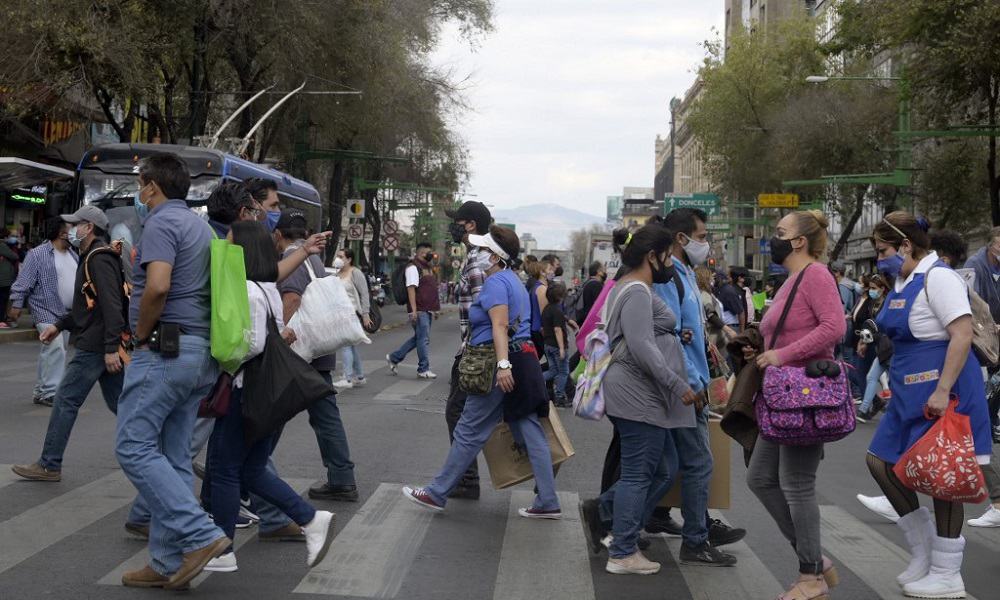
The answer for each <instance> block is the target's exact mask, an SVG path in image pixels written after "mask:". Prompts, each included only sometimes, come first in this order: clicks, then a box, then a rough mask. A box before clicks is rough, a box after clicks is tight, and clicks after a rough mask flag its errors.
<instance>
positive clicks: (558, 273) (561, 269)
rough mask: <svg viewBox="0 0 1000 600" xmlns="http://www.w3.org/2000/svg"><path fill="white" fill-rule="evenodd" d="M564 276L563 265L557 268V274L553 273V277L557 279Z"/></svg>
mask: <svg viewBox="0 0 1000 600" xmlns="http://www.w3.org/2000/svg"><path fill="white" fill-rule="evenodd" d="M562 274H563V268H562V265H559V266H558V267H556V271H555V273H553V275H554V276H556V277H562Z"/></svg>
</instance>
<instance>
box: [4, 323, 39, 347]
mask: <svg viewBox="0 0 1000 600" xmlns="http://www.w3.org/2000/svg"><path fill="white" fill-rule="evenodd" d="M30 341H36V342H37V341H38V332H37V331H35V328H34V327H32V328H31V329H18V330H15V331H10V330H7V331H4V332H3V333H0V344H13V343H15V342H30Z"/></svg>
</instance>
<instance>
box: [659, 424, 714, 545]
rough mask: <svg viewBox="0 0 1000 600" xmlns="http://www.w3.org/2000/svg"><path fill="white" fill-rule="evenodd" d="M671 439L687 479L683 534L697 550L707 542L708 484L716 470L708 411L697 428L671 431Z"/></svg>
mask: <svg viewBox="0 0 1000 600" xmlns="http://www.w3.org/2000/svg"><path fill="white" fill-rule="evenodd" d="M670 436H671V437H672V438H673V440H674V446H675V447H676V448H677V459H678V461H679V463H680V464H679V467H680V475H681V478H682V479H683V480H684V485H683V486H681V515H682V516H683V517H684V529H683V531H682V532H681V533H682V536H683V538H684V543H685V544H687V546H688V547H689V548H697V547H698V546H701V545H702V544H703V543H704V542H705V540H707V539H708V525H707V523H706V522H705V513H706V512H707V511H708V484H709V481H710V480H711V479H712V467H713V463H712V450H711V447H710V446H709V444H708V408H707V407H706V408H705V409H704V410H702V411H701V412H700V413H698V414H697V426H696V427H680V428H677V429H671V430H670ZM668 489H669V488H668ZM664 492H666V490H664ZM657 500H659V498H658V499H657Z"/></svg>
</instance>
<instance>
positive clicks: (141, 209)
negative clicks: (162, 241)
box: [132, 188, 149, 223]
mask: <svg viewBox="0 0 1000 600" xmlns="http://www.w3.org/2000/svg"><path fill="white" fill-rule="evenodd" d="M132 204H134V205H135V214H136V215H137V216H138V217H139V222H140V223H141V222H143V221H145V220H146V217H148V216H149V206H147V205H146V204H145V203H143V201H142V188H139V189H137V190H136V191H135V198H133V200H132Z"/></svg>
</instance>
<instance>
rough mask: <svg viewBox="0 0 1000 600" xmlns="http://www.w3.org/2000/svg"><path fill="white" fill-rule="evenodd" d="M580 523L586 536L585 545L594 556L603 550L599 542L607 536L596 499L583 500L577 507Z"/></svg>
mask: <svg viewBox="0 0 1000 600" xmlns="http://www.w3.org/2000/svg"><path fill="white" fill-rule="evenodd" d="M579 509H580V522H581V523H583V533H584V534H585V535H586V536H587V543H588V544H589V545H590V550H591V552H593V553H594V554H600V553H601V550H603V549H604V545H603V544H602V543H601V540H603V539H604V536H606V535H607V534H608V531H607V530H606V529H605V528H604V525H603V524H602V523H601V514H600V511H599V510H598V509H597V499H596V498H594V499H590V500H584V501H583V502H581V503H580V505H579Z"/></svg>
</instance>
